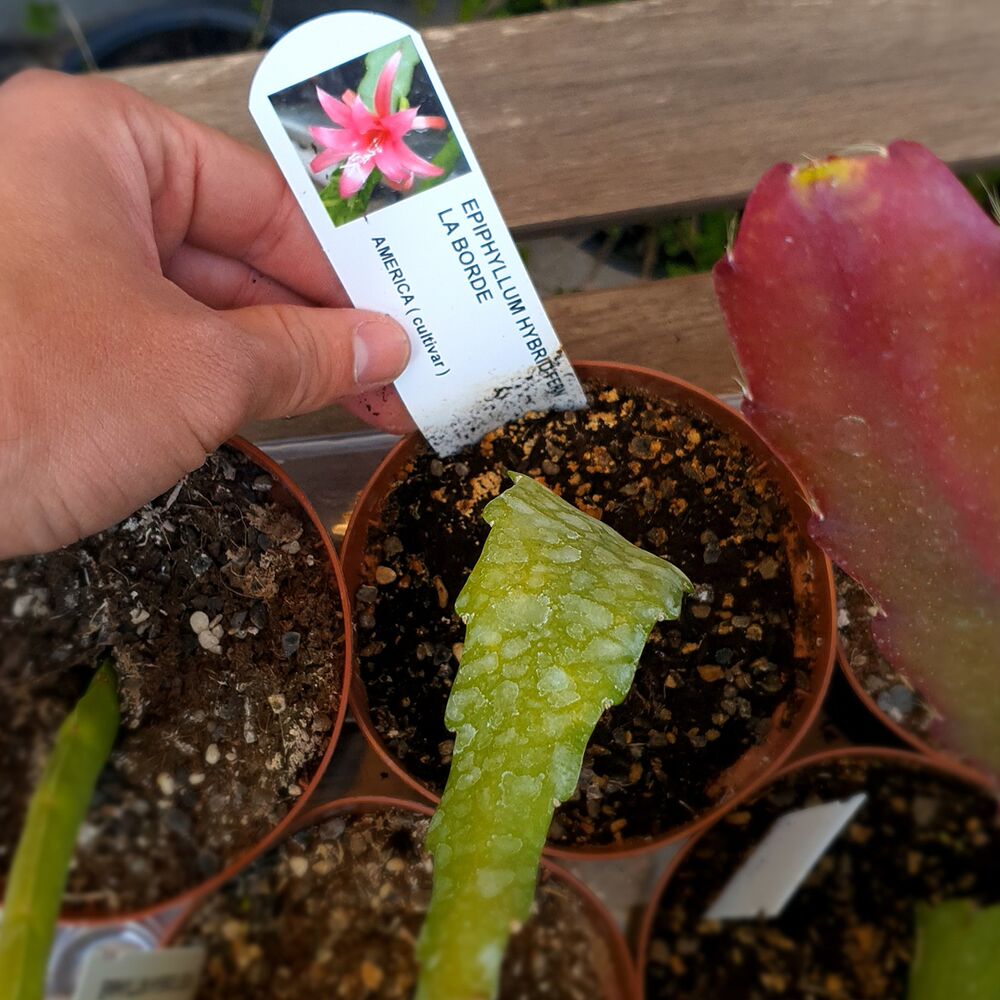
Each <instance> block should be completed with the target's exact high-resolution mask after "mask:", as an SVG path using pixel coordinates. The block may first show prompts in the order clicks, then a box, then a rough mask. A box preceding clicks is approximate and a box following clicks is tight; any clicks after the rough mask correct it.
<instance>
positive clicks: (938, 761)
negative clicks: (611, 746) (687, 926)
mask: <svg viewBox="0 0 1000 1000" xmlns="http://www.w3.org/2000/svg"><path fill="white" fill-rule="evenodd" d="M844 757H847V758H851V757H867V758H870V759H872V760H880V761H890V762H895V763H899V764H909V765H912V766H915V767H918V768H923V769H924V770H928V771H937V772H940V773H941V774H944V775H946V776H948V777H951V778H955V779H957V780H959V781H964V782H966V783H967V784H970V785H975V786H976V787H977V788H978V789H979V790H980V791H983V792H985V793H986V794H988V795H995V792H994V790H993V788H992V787H991V785H990V782H989V780H988V779H987V778H986V776H985V775H982V774H979V773H978V772H976V771H972V770H970V769H969V768H967V767H964V766H963V765H962V764H961V763H960V762H958V761H956V760H954V759H953V758H950V757H947V756H946V755H944V754H924V753H916V752H915V751H913V750H910V749H906V750H901V749H897V748H896V747H877V746H847V747H831V748H829V749H826V750H818V751H816V752H815V753H811V754H807V755H806V756H804V757H800V758H798V759H797V760H794V761H792V762H791V763H790V764H787V765H786V766H785V767H782V768H781V769H780V770H778V771H777V772H776V773H775V774H774V775H773V776H772V777H771V780H770V781H769V782H768V784H772V783H774V782H778V781H781V780H783V779H784V778H787V777H788V776H789V775H792V774H795V773H797V772H798V771H802V770H805V769H806V768H808V767H815V766H818V765H821V764H825V763H826V762H827V761H830V760H836V759H841V758H844ZM762 791H763V788H750V789H747V791H746V792H743V793H741V794H740V795H738V796H736V797H735V798H734V799H732V800H731V801H730V802H729V803H727V807H726V809H725V810H724V811H723V812H722V813H721V814H720V815H719V816H718V817H716V819H715V822H714V823H712V825H711V826H712V828H714V827H715V825H716V824H718V823H720V822H721V821H722V820H723V819H724V818H725V817H726V815H728V814H729V813H730V812H731V811H732V810H734V809H737V808H738V807H739V806H741V805H744V804H745V803H746V802H747V801H748V800H750V799H752V798H754V797H755V796H756V795H757V794H758V793H759V792H762ZM709 829H710V828H709V827H705V828H703V829H701V830H699V831H698V833H697V835H696V836H693V837H692V838H691V839H690V840H689V841H688V842H687V843H686V844H684V845H683V847H681V849H680V850H679V851H678V852H677V853H676V854H675V855H674V856H673V857H672V858H671V859H670V862H669V864H668V865H667V867H666V868H665V869H664V870H663V873H662V874H661V875H660V877H659V878H658V879H657V880H656V883H655V884H654V886H653V889H652V892H651V894H650V897H649V902H648V904H647V905H646V908H645V910H644V912H643V915H642V923H641V924H640V928H639V943H638V947H637V948H636V969H637V975H638V977H639V997H640V1000H646V975H645V972H646V965H647V964H648V962H649V947H650V942H651V938H652V933H653V923H654V921H655V920H656V913H657V910H658V909H659V905H660V900H661V899H662V898H663V894H664V892H666V890H667V888H668V886H669V885H670V882H671V881H672V879H673V877H674V875H675V874H676V873H677V872H678V871H679V869H680V868H681V866H682V865H683V864H684V862H685V861H686V860H687V858H688V856H689V855H690V854H691V852H692V851H693V850H694V848H695V847H696V846H697V844H698V843H699V841H700V840H701V838H702V837H703V836H706V835H707V834H708V832H709Z"/></svg>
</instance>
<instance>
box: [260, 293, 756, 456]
mask: <svg viewBox="0 0 1000 1000" xmlns="http://www.w3.org/2000/svg"><path fill="white" fill-rule="evenodd" d="M545 307H546V309H547V310H548V313H549V316H550V317H551V319H552V322H553V325H554V326H555V328H556V330H557V331H558V333H559V337H560V339H561V340H562V342H563V345H564V346H565V348H566V350H567V352H568V353H569V355H570V357H572V358H579V359H585V360H593V361H624V362H629V363H631V364H637V365H645V366H646V367H647V368H656V369H659V370H660V371H665V372H668V373H669V374H671V375H677V376H679V377H680V378H684V379H687V380H688V381H689V382H694V383H695V384H696V385H699V386H701V387H702V388H703V389H707V390H708V391H709V392H714V393H718V394H724V393H731V392H736V391H738V383H737V381H736V375H737V370H736V363H735V361H734V360H733V356H732V353H731V351H730V349H729V339H728V337H727V335H726V329H725V325H724V324H723V321H722V315H721V313H720V312H719V307H718V306H717V305H716V302H715V297H714V294H713V292H712V284H711V279H710V277H709V276H708V275H694V276H692V277H689V278H674V279H672V280H670V281H650V282H644V283H641V284H636V285H632V286H629V287H626V288H616V289H613V290H611V291H600V292H577V293H575V294H571V295H558V296H556V297H554V298H551V299H549V300H548V301H547V302H546V303H545ZM364 426H365V425H364V424H362V423H361V422H360V421H359V420H356V419H355V418H354V417H351V416H350V415H348V414H346V413H344V412H343V411H342V410H340V409H338V408H336V407H330V408H329V409H326V410H321V411H320V412H319V413H312V414H308V415H306V416H303V417H294V418H292V419H291V420H268V421H261V422H258V423H255V424H251V425H250V426H248V427H246V428H244V430H243V433H244V434H245V435H246V436H248V437H250V438H252V439H253V440H255V441H269V440H275V439H277V438H290V437H309V436H312V435H318V434H339V433H343V432H345V431H352V430H360V429H362V428H363V427H364Z"/></svg>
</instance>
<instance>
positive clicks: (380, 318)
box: [222, 305, 410, 419]
mask: <svg viewBox="0 0 1000 1000" xmlns="http://www.w3.org/2000/svg"><path fill="white" fill-rule="evenodd" d="M222 315H223V316H224V318H225V319H226V320H227V321H228V322H229V323H230V324H231V325H232V326H235V327H237V328H238V330H237V332H238V334H239V335H240V336H241V337H242V338H243V339H244V340H245V341H247V342H248V345H247V346H248V347H249V348H250V349H249V352H248V353H249V355H250V357H251V358H253V361H254V369H255V370H254V378H253V382H254V390H255V398H254V399H253V401H252V403H251V409H252V413H251V414H250V416H252V417H256V418H263V419H266V418H270V417H286V416H293V415H295V414H297V413H309V412H310V411H312V410H318V409H321V408H322V407H324V406H328V405H329V404H330V403H334V402H337V401H338V400H341V399H344V398H346V397H350V396H356V395H357V394H358V393H360V392H364V391H365V390H367V389H372V388H375V387H377V386H382V385H386V384H387V383H389V382H392V381H393V380H395V379H396V378H398V377H399V376H400V375H401V374H402V372H403V369H404V368H405V367H406V363H407V361H409V358H410V342H409V340H408V339H407V336H406V334H405V333H404V332H403V328H402V327H401V326H400V325H399V324H398V323H397V322H396V321H395V320H393V319H391V318H390V317H388V316H386V315H385V314H384V313H377V312H370V311H368V310H364V309H323V308H318V307H312V306H298V305H261V306H249V307H247V308H245V309H231V310H228V311H226V312H225V313H223V314H222Z"/></svg>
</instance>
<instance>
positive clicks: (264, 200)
mask: <svg viewBox="0 0 1000 1000" xmlns="http://www.w3.org/2000/svg"><path fill="white" fill-rule="evenodd" d="M136 97H137V98H138V100H139V101H140V102H141V107H142V111H143V115H142V119H140V121H143V122H144V123H145V124H144V125H143V126H142V127H140V128H136V127H133V128H132V133H133V135H134V137H135V140H136V143H137V144H138V145H139V147H140V149H141V151H142V156H143V160H144V162H145V164H146V167H147V169H146V173H147V177H148V179H149V186H150V201H151V205H152V210H153V224H154V228H155V230H156V233H157V244H158V246H159V247H160V251H161V255H162V254H163V253H164V250H168V252H169V251H172V250H175V249H176V248H177V247H178V246H180V244H181V243H182V242H186V243H188V244H190V245H191V246H195V247H199V248H201V249H203V250H209V251H211V252H213V253H216V254H221V255H223V256H227V257H232V258H235V259H237V260H242V261H244V262H245V263H247V264H249V265H251V266H252V267H255V268H256V269H257V270H258V271H261V272H262V273H264V274H267V275H269V276H270V277H272V278H274V279H275V280H276V281H279V282H281V283H282V284H283V285H285V286H286V287H288V288H290V289H292V290H293V291H294V292H297V293H298V294H299V295H301V296H303V297H304V298H306V299H309V300H310V301H312V302H315V303H317V304H319V305H346V304H348V298H347V295H346V294H345V292H344V289H343V286H342V285H341V283H340V281H339V280H338V278H337V276H336V274H335V273H334V270H333V267H332V265H331V264H330V262H329V260H328V259H327V257H326V254H324V252H323V250H322V248H321V247H320V245H319V242H318V241H317V239H316V237H315V235H314V234H313V232H312V230H311V229H310V228H309V224H308V223H307V222H306V219H305V216H304V215H303V214H302V211H301V209H300V208H299V206H298V203H297V202H296V201H295V198H294V196H293V195H292V192H291V190H290V189H289V187H288V185H287V184H286V182H285V179H284V177H283V176H282V175H281V172H280V170H279V169H278V167H277V165H276V164H275V163H274V161H273V160H272V159H271V158H270V157H269V156H268V155H266V154H265V153H262V152H260V151H259V150H256V149H252V148H250V147H249V146H245V145H243V144H242V143H239V142H237V141H236V140H235V139H231V138H230V137H229V136H227V135H224V134H223V133H222V132H218V131H216V130H215V129H211V128H209V127H208V126H205V125H201V124H199V123H197V122H194V121H191V120H190V119H188V118H185V117H183V116H182V115H179V114H177V113H176V112H173V111H170V110H168V109H166V108H161V107H160V106H159V105H157V104H154V103H153V102H152V101H149V100H147V99H146V98H143V97H140V96H139V95H136Z"/></svg>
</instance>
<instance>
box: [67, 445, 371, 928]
mask: <svg viewBox="0 0 1000 1000" xmlns="http://www.w3.org/2000/svg"><path fill="white" fill-rule="evenodd" d="M225 444H226V445H228V446H229V447H231V448H234V449H235V450H236V451H239V452H242V454H244V455H245V456H246V457H247V458H249V459H250V460H251V461H252V462H253V463H254V464H255V465H257V466H259V467H260V468H261V469H263V470H264V471H265V472H266V473H267V474H268V475H269V476H271V478H272V479H274V480H275V481H276V482H277V483H278V484H279V485H280V486H281V488H282V489H284V490H285V492H287V493H288V495H289V496H290V497H291V498H292V500H294V501H295V503H296V504H298V506H299V508H300V509H301V511H302V513H303V514H305V516H306V518H307V519H308V520H309V521H310V522H311V523H312V524H313V526H314V527H315V528H316V530H317V531H318V532H319V537H320V541H321V543H322V545H323V549H324V550H325V552H326V556H327V568H328V571H329V572H331V573H332V580H331V583H332V584H333V585H334V586H333V589H334V591H335V592H336V594H337V596H338V597H339V598H340V606H341V613H342V615H343V619H344V657H343V659H344V662H343V665H342V667H341V681H340V690H339V705H338V707H337V712H336V714H335V716H334V719H333V728H332V729H331V730H330V738H329V740H328V742H327V746H326V750H325V751H324V753H323V756H322V758H321V759H320V761H319V763H318V764H317V766H316V770H315V771H314V773H313V775H312V777H311V778H310V779H309V782H308V784H306V786H305V788H303V790H302V794H301V795H300V796H299V797H298V798H297V799H296V800H295V802H293V803H292V805H291V807H290V808H289V810H288V812H287V813H285V815H284V816H283V817H282V818H281V819H280V820H279V821H278V823H277V824H276V825H275V826H273V827H272V828H271V829H270V830H269V831H268V832H267V833H265V834H264V835H263V836H261V837H260V838H259V839H258V840H257V841H255V842H254V843H253V844H251V845H250V846H248V847H246V848H244V849H243V850H242V851H240V852H239V853H238V854H237V855H236V857H234V858H233V860H232V861H231V862H230V863H229V864H227V865H226V866H225V867H224V868H222V870H221V871H219V872H217V873H216V874H215V875H212V876H210V877H209V878H207V879H203V880H202V881H201V882H199V883H197V884H196V885H194V886H192V887H191V888H190V889H186V890H184V891H183V892H181V893H178V894H176V895H174V896H171V897H169V898H168V899H165V900H162V901H161V902H159V903H153V904H151V905H150V906H145V907H142V908H140V909H138V910H129V911H125V912H122V913H120V914H114V915H97V916H93V915H88V914H86V913H80V914H68V915H63V914H60V917H59V926H62V927H80V928H97V927H107V926H109V925H114V924H124V923H131V922H135V921H140V920H147V919H149V918H150V917H155V916H158V915H160V914H162V913H164V912H165V911H166V910H171V909H174V908H176V907H178V906H184V907H187V906H188V905H189V904H190V902H191V901H192V900H194V899H197V898H199V897H200V896H202V895H204V894H205V893H208V892H211V891H212V890H213V889H216V888H218V887H219V886H220V885H221V884H222V883H223V882H225V881H227V880H228V879H229V878H231V877H232V876H233V875H234V874H235V873H236V872H237V871H239V870H240V869H242V868H243V867H244V866H245V865H246V864H247V863H248V862H249V861H250V860H252V858H253V857H256V855H257V854H258V853H260V852H261V851H263V850H266V849H267V848H268V847H269V846H270V845H271V844H272V843H273V842H275V841H276V840H279V839H281V838H283V837H284V836H285V834H286V833H287V831H288V830H289V828H290V827H291V826H292V825H293V824H294V823H295V822H296V821H297V820H298V818H299V817H300V816H301V815H302V813H303V812H304V811H305V809H306V807H307V806H308V805H309V800H310V799H311V797H312V795H313V793H314V792H315V791H316V788H317V787H318V786H319V783H320V781H321V780H322V779H323V775H324V774H325V773H326V769H327V767H328V765H329V763H330V760H331V759H332V757H333V753H334V750H335V749H336V747H337V744H338V743H339V741H340V734H341V730H342V729H343V726H344V719H345V718H346V716H347V707H348V704H349V702H350V690H351V679H352V676H353V673H354V637H353V629H352V627H351V607H352V606H351V601H350V595H349V594H348V592H347V584H346V582H345V580H344V574H343V571H342V569H341V566H340V559H339V557H338V555H337V549H336V547H335V546H334V544H333V539H332V538H331V537H330V532H329V531H328V530H327V528H326V526H325V525H324V524H323V522H322V520H321V519H320V516H319V514H317V513H316V510H315V509H314V507H313V505H312V504H311V503H310V501H309V499H308V498H307V497H306V495H305V493H304V492H303V491H302V489H301V487H300V486H299V485H298V484H297V483H296V482H295V481H294V480H293V479H292V478H291V476H289V474H288V473H287V472H286V471H285V470H284V469H283V468H282V467H281V466H280V465H279V464H278V463H277V462H275V461H274V459H272V458H271V457H270V456H269V455H266V454H265V453H264V452H263V451H261V450H260V449H259V448H258V447H257V446H256V445H253V444H251V443H250V442H249V441H247V440H246V439H244V438H241V437H238V436H236V437H232V438H230V439H229V440H228V441H226V442H225Z"/></svg>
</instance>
